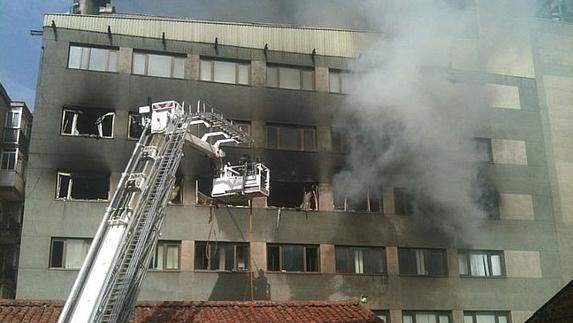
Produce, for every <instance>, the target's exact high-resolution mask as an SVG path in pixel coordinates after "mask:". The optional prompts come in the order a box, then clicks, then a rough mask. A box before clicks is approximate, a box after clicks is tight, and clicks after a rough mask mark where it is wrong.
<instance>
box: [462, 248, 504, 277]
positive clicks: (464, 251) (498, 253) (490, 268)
mask: <svg viewBox="0 0 573 323" xmlns="http://www.w3.org/2000/svg"><path fill="white" fill-rule="evenodd" d="M472 255H485V256H486V257H487V268H486V274H485V275H484V276H480V275H476V274H474V273H472V266H471V256H472ZM492 256H497V257H499V268H500V274H499V275H493V273H492V272H493V263H492V260H491V258H492ZM462 257H465V261H464V262H465V266H466V268H467V273H462V270H461V269H462V268H461V263H462ZM458 272H459V274H460V277H471V278H487V279H497V278H505V277H507V276H506V275H507V273H506V268H505V257H504V252H503V250H480V249H461V250H458Z"/></svg>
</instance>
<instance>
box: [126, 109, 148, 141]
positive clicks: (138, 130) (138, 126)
mask: <svg viewBox="0 0 573 323" xmlns="http://www.w3.org/2000/svg"><path fill="white" fill-rule="evenodd" d="M143 128H144V126H143V118H142V116H141V115H140V114H137V113H130V114H129V129H128V132H129V133H128V138H130V139H139V138H140V137H141V134H142V133H143Z"/></svg>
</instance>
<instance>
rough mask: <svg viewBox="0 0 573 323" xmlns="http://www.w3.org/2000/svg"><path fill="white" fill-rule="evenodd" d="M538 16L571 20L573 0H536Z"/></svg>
mask: <svg viewBox="0 0 573 323" xmlns="http://www.w3.org/2000/svg"><path fill="white" fill-rule="evenodd" d="M537 3H538V7H539V12H538V16H539V17H540V18H547V19H551V20H555V21H565V22H573V0H537Z"/></svg>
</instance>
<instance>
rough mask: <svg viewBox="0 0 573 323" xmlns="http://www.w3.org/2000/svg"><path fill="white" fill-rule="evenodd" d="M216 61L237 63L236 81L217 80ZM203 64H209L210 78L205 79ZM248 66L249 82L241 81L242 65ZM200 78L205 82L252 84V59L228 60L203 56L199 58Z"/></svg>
mask: <svg viewBox="0 0 573 323" xmlns="http://www.w3.org/2000/svg"><path fill="white" fill-rule="evenodd" d="M216 62H224V63H233V64H235V81H234V82H221V81H215V63H216ZM203 64H209V72H208V73H209V79H203V78H202V73H203V72H204V71H203V70H202V68H203V67H202V66H203ZM241 66H246V67H247V83H239V79H240V78H239V75H240V67H241ZM199 80H200V81H204V82H215V83H223V84H235V85H247V86H248V85H251V83H252V81H251V62H250V61H240V60H228V59H215V58H211V57H203V56H201V57H200V59H199Z"/></svg>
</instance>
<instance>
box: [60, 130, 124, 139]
mask: <svg viewBox="0 0 573 323" xmlns="http://www.w3.org/2000/svg"><path fill="white" fill-rule="evenodd" d="M60 136H63V137H75V138H91V139H109V140H111V139H113V136H112V137H100V136H97V135H70V134H67V133H61V132H60Z"/></svg>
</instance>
